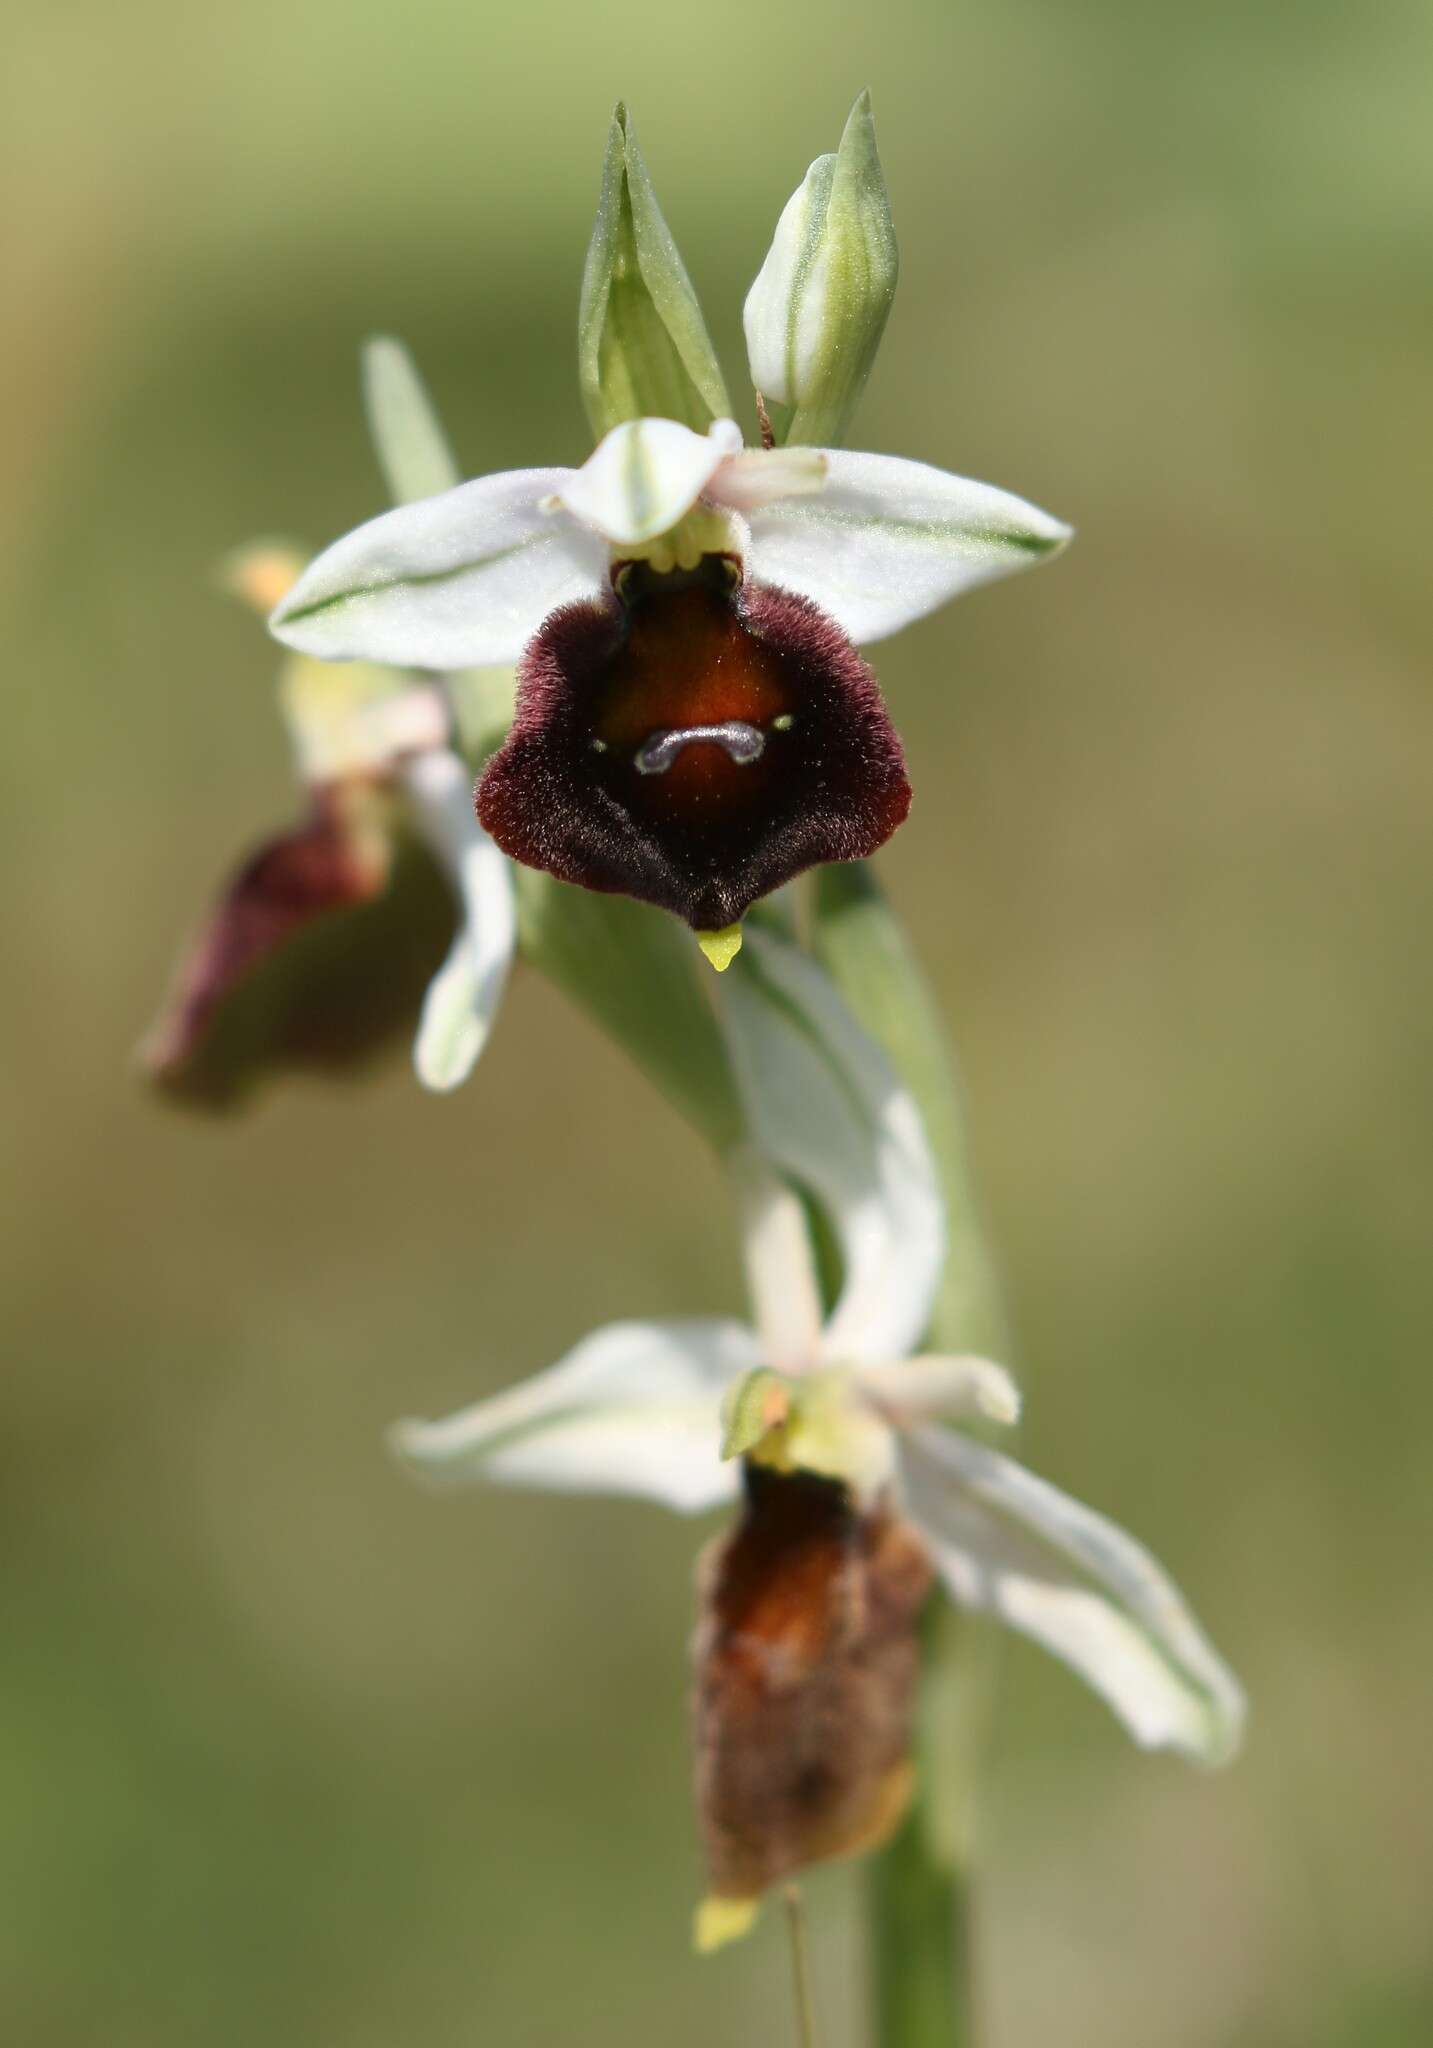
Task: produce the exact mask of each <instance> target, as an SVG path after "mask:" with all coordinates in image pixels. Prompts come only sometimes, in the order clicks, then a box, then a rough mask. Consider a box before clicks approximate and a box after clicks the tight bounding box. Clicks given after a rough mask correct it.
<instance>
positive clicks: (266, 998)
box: [141, 342, 516, 1107]
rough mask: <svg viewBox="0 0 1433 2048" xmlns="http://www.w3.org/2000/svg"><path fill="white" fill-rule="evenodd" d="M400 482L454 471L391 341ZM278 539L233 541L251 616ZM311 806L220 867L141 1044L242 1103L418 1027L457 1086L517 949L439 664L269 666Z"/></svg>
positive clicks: (426, 1056)
mask: <svg viewBox="0 0 1433 2048" xmlns="http://www.w3.org/2000/svg"><path fill="white" fill-rule="evenodd" d="M365 379H366V387H367V396H368V409H369V416H370V421H371V424H372V427H373V431H374V438H375V441H376V443H377V445H378V450H379V455H380V460H381V461H382V463H383V466H384V468H385V470H386V471H387V473H388V475H389V478H390V482H391V484H392V486H393V488H394V491H395V495H400V496H401V495H402V494H403V492H404V490H405V488H407V489H411V488H413V487H414V486H415V485H416V486H418V487H422V486H423V485H431V484H432V483H433V482H434V480H435V479H441V477H442V476H443V475H444V474H445V473H455V472H454V471H453V465H452V461H451V457H449V456H448V455H447V454H446V450H445V448H444V446H443V444H442V440H441V435H440V432H439V429H438V427H437V424H436V421H435V420H434V419H433V417H432V414H431V411H430V410H429V408H428V405H427V399H426V395H425V394H424V392H423V389H422V386H421V385H420V384H419V383H418V380H417V376H416V373H415V372H414V370H413V368H412V366H411V364H410V363H409V362H408V359H407V357H406V355H404V354H403V352H402V351H401V350H399V349H398V348H397V347H396V344H393V343H388V342H380V343H374V344H370V347H369V349H368V351H367V353H366V356H365ZM301 568H302V563H301V561H300V560H299V559H298V558H297V557H296V556H294V555H293V554H292V553H291V552H290V551H288V550H286V549H284V548H280V547H275V546H273V545H271V544H266V543H265V544H259V545H258V546H255V547H253V548H249V549H246V550H243V551H241V553H240V554H239V555H237V556H236V557H235V558H234V559H233V561H232V562H231V563H230V564H229V565H228V566H227V569H226V576H225V580H226V582H227V583H228V585H229V587H230V588H231V589H232V590H234V592H235V593H236V594H237V595H239V596H240V597H242V598H243V599H245V600H246V601H247V602H249V603H250V604H252V605H254V606H256V607H257V608H258V609H259V610H260V611H261V612H267V611H269V610H270V609H271V608H272V606H273V605H274V603H275V602H276V601H278V600H279V599H280V598H281V597H282V595H283V593H284V592H285V591H286V590H287V589H288V588H289V587H291V585H292V584H293V583H294V582H295V581H296V580H297V578H298V577H299V574H300V571H301ZM279 704H280V709H281V711H282V713H283V717H284V722H285V724H286V726H287V728H288V733H289V738H290V742H291V744H292V748H293V755H294V764H295V768H296V771H297V775H298V779H299V782H300V783H301V785H302V786H303V788H304V789H305V791H306V792H307V796H308V815H307V816H306V817H305V819H304V820H303V822H302V823H301V824H299V825H297V826H295V827H293V828H292V829H290V830H289V831H287V832H283V833H281V834H279V835H278V836H276V837H274V838H271V839H268V840H266V841H265V842H264V843H263V844H262V845H260V846H259V847H258V848H257V850H256V851H255V852H253V853H252V854H251V855H250V856H249V857H248V859H247V860H246V861H245V862H244V863H243V864H242V866H241V867H240V868H239V869H238V871H237V873H236V874H235V875H234V876H233V877H232V879H231V880H230V881H229V883H228V884H227V886H226V887H225V889H224V891H223V893H222V894H221V896H220V898H219V901H218V903H217V905H216V906H215V908H214V910H213V911H212V912H211V914H210V916H209V918H208V920H207V922H206V924H205V925H204V927H203V929H202V930H201V932H200V933H199V935H198V937H197V939H196V940H195V941H194V943H193V944H192V946H191V948H190V951H189V953H188V955H187V957H186V958H185V960H184V962H183V963H182V965H181V967H180V970H179V974H178V976H177V978H176V981H175V984H174V987H173V989H172V991H171V994H170V996H169V998H168V1001H167V1002H166V1005H165V1007H164V1009H163V1011H162V1013H161V1015H160V1017H159V1019H158V1021H157V1023H156V1024H155V1026H154V1028H153V1029H152V1031H151V1032H150V1035H149V1037H148V1039H147V1040H146V1043H145V1045H144V1047H143V1048H142V1054H141V1057H142V1060H143V1062H144V1065H145V1066H146V1068H147V1070H148V1071H149V1073H150V1074H151V1075H152V1077H153V1078H154V1079H155V1080H156V1081H158V1082H159V1083H160V1084H161V1085H162V1086H164V1087H165V1088H166V1089H168V1090H169V1091H170V1092H171V1093H173V1094H176V1095H178V1096H180V1097H184V1098H187V1099H189V1100H193V1101H199V1102H203V1103H206V1104H208V1105H210V1106H211V1107H213V1106H224V1105H228V1104H231V1103H233V1102H234V1101H236V1100H238V1099H239V1098H240V1097H241V1096H242V1094H243V1093H244V1092H245V1090H246V1089H247V1088H248V1087H249V1086H250V1085H251V1084H252V1083H253V1082H254V1081H255V1080H256V1079H257V1078H258V1077H259V1076H260V1074H261V1073H263V1072H264V1071H265V1070H267V1069H271V1068H279V1067H285V1066H288V1067H293V1066H298V1067H315V1066H340V1067H341V1066H346V1065H349V1064H351V1063H353V1062H354V1061H357V1060H359V1059H361V1058H363V1057H365V1056H367V1055H368V1054H369V1053H370V1052H372V1051H374V1050H376V1049H377V1048H378V1047H379V1046H380V1045H382V1044H384V1043H386V1042H387V1041H388V1040H389V1039H391V1038H392V1037H393V1036H394V1035H395V1033H398V1032H404V1031H414V1030H415V1026H416V1035H415V1039H414V1064H415V1067H416V1069H417V1073H418V1077H419V1079H420V1080H421V1081H422V1082H423V1084H424V1085H425V1086H426V1087H429V1088H433V1089H438V1090H445V1089H449V1088H453V1087H456V1086H457V1085H458V1083H459V1082H460V1081H462V1080H463V1079H464V1078H465V1076H466V1075H467V1074H468V1073H469V1071H470V1070H471V1068H472V1065H473V1062H474V1061H475V1060H476V1059H477V1057H478V1055H479V1053H480V1052H481V1051H482V1048H483V1045H484V1044H485V1042H486V1039H487V1036H488V1033H489V1031H490V1029H491V1025H492V1021H493V1017H494V1015H495V1013H496V1010H497V1006H498V1003H499V1000H500V998H501V995H502V991H503V987H504V984H505V982H506V978H507V973H508V969H509V965H510V962H511V959H512V953H513V946H514V941H515V932H516V924H515V912H514V901H513V888H512V877H511V872H510V869H509V866H508V862H507V860H506V858H505V856H504V855H503V854H502V853H501V852H500V851H499V850H498V848H497V847H496V846H495V845H494V844H493V842H492V840H491V839H490V838H489V837H488V835H487V833H486V832H485V831H484V830H483V828H482V826H481V825H480V824H479V823H478V820H477V818H476V817H475V815H474V813H473V804H472V788H473V777H472V773H471V770H470V769H469V768H468V766H467V764H466V762H465V761H464V759H463V758H462V756H461V754H460V753H459V752H458V751H457V748H456V745H455V741H454V721H453V714H452V709H451V706H450V702H449V695H448V691H447V690H446V689H445V688H444V686H443V685H442V684H441V683H440V682H439V681H438V680H436V679H434V678H432V677H425V676H422V675H415V674H413V673H411V672H405V671H403V670H401V669H395V668H390V667H383V666H378V665H374V664H371V663H354V664H351V665H349V666H348V667H346V668H343V669H336V668H334V667H332V666H331V665H330V664H328V663H324V662H318V661H314V660H313V659H311V658H310V657H308V656H304V655H290V656H289V657H288V658H287V660H286V661H285V663H284V666H283V669H282V672H281V674H280V678H279Z"/></svg>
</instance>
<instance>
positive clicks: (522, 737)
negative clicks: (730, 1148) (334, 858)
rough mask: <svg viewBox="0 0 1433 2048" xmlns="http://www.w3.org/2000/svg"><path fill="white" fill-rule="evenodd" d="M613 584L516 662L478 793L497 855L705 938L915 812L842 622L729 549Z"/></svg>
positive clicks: (576, 607)
mask: <svg viewBox="0 0 1433 2048" xmlns="http://www.w3.org/2000/svg"><path fill="white" fill-rule="evenodd" d="M613 580H614V589H613V592H612V594H611V595H610V596H609V597H608V598H607V599H606V600H605V601H597V602H589V603H581V604H571V605H565V606H563V607H562V608H561V609H560V610H559V611H556V612H554V613H553V614H552V616H551V617H550V618H549V619H547V620H546V621H545V623H544V624H543V626H542V627H541V628H540V629H539V631H538V633H537V634H536V636H535V637H534V639H533V640H532V641H531V642H530V644H529V645H528V648H527V650H526V652H525V653H524V655H523V659H522V663H521V666H520V668H519V672H518V707H517V716H516V719H515V721H514V724H513V729H512V732H511V734H510V736H509V738H508V740H507V743H506V745H505V746H504V747H503V748H502V749H501V750H500V752H499V753H498V754H496V755H495V756H494V758H493V760H492V761H491V762H490V764H489V766H488V769H487V772H486V774H485V775H484V777H483V780H482V783H481V785H480V787H479V791H478V815H479V817H480V819H481V820H482V823H483V825H484V826H485V828H486V829H487V831H488V832H490V833H491V834H492V836H493V838H494V839H495V840H496V841H497V843H498V845H499V846H500V847H501V848H502V849H503V851H504V852H505V853H507V854H509V855H510V856H511V857H512V858H513V859H514V860H519V861H522V862H524V863H526V865H527V866H529V867H536V868H543V869H546V870H547V872H548V873H550V874H553V875H556V876H557V877H559V879H560V880H562V881H567V882H575V883H578V884H580V885H581V886H582V887H584V888H588V889H598V890H604V891H610V892H615V893H619V894H624V895H629V896H636V897H640V898H642V899H643V900H644V901H646V902H649V903H656V904H659V905H660V906H661V907H662V908H663V909H664V910H669V911H672V912H673V913H674V914H675V915H676V916H678V917H681V918H683V919H685V920H686V922H687V923H688V924H690V925H691V926H692V927H693V928H694V929H695V930H697V931H702V932H712V931H720V930H722V929H723V928H724V927H726V926H728V925H730V924H733V923H736V922H737V921H738V920H739V919H740V918H741V917H742V915H743V914H744V913H745V911H746V910H747V908H748V907H749V905H750V904H752V903H753V902H755V901H756V899H757V898H758V897H760V896H764V895H766V894H767V893H768V892H769V891H770V890H772V889H776V888H779V887H780V886H781V884H782V883H783V882H786V881H789V880H790V879H791V877H792V876H793V875H797V874H800V873H801V871H802V870H803V869H804V868H808V867H812V866H814V865H816V864H817V863H818V862H821V861H828V860H859V859H862V858H864V857H865V855H867V854H870V853H874V852H875V850H876V848H877V847H878V846H881V845H882V844H884V842H885V841H886V840H887V839H888V838H889V837H890V835H891V833H892V832H894V831H895V829H896V827H897V826H898V825H899V824H900V823H901V822H902V821H903V820H904V818H905V816H906V813H907V811H908V809H909V807H910V788H909V785H908V783H907V781H906V776H905V763H904V760H903V757H902V754H901V745H900V741H899V739H898V738H897V737H896V733H895V730H894V728H893V727H892V725H891V722H890V719H889V717H888V716H887V713H886V709H885V706H884V704H883V703H882V701H881V694H880V690H879V688H878V686H877V684H876V680H875V677H874V676H873V675H872V673H871V671H870V669H869V668H868V667H867V666H866V664H865V662H864V661H863V660H862V659H861V657H860V655H859V654H858V653H857V652H856V650H855V648H854V647H853V646H852V645H851V643H850V641H849V640H848V639H847V638H846V636H845V634H844V633H843V632H842V631H841V629H840V628H839V627H838V626H837V625H835V624H834V623H833V621H832V620H830V619H829V618H827V617H826V615H825V614H824V613H823V612H821V611H820V610H819V609H818V608H817V607H816V606H815V605H814V604H812V603H811V602H810V600H809V599H807V598H804V597H797V596H794V595H793V594H792V593H790V592H789V591H783V590H777V589H775V588H772V587H771V586H769V585H763V584H753V583H746V584H743V583H742V581H741V575H740V569H739V566H738V565H737V564H736V563H735V562H734V561H732V560H731V559H730V558H728V557H725V556H715V555H712V556H707V557H705V558H704V559H703V561H702V562H701V564H700V565H699V566H698V567H697V568H696V569H695V570H677V571H673V572H671V573H668V574H659V573H657V572H656V571H654V570H652V569H651V568H649V567H648V566H647V565H646V564H644V563H627V564H623V565H621V566H620V567H619V569H618V570H617V572H616V573H615V575H614V579H613Z"/></svg>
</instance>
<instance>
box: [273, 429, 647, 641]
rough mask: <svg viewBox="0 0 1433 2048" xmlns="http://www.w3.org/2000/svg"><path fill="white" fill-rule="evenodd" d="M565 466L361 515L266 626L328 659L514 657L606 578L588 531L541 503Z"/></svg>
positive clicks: (603, 557)
mask: <svg viewBox="0 0 1433 2048" xmlns="http://www.w3.org/2000/svg"><path fill="white" fill-rule="evenodd" d="M572 474H573V472H572V471H571V470H567V469H514V470H507V471H504V472H503V473H502V474H500V475H498V476H484V477H478V478H477V479H476V480H475V481H474V482H472V483H467V484H460V485H459V486H458V488H457V490H455V491H445V492H443V493H442V495H441V496H439V497H436V498H422V499H420V500H419V501H418V502H417V503H416V504H412V505H403V506H400V507H399V508H398V510H397V511H395V512H385V513H383V514H382V515H381V516H380V517H379V518H377V519H370V520H369V521H368V523H367V524H366V525H364V526H360V527H357V528H356V529H355V530H354V531H353V532H352V533H348V534H345V535H344V537H343V539H342V540H337V541H335V542H334V544H333V546H332V547H330V548H326V549H325V550H324V552H323V553H322V554H321V555H320V556H319V557H318V559H317V561H315V562H312V563H310V565H309V567H308V568H307V569H306V570H305V572H304V574H303V575H302V576H301V577H300V578H299V580H298V582H297V583H296V584H295V585H294V587H293V589H292V590H291V591H289V593H288V594H287V596H286V597H285V598H284V599H283V600H282V602H281V603H280V604H279V605H278V606H277V608H276V609H275V611H274V613H273V615H272V617H271V618H270V621H269V626H270V629H271V631H272V632H273V633H274V634H275V636H276V637H277V638H278V639H280V640H282V641H283V642H284V643H285V645H286V646H289V647H297V648H298V649H299V650H300V651H301V652H303V653H307V654H318V655H322V656H323V657H324V658H325V659H327V660H330V661H348V660H353V659H355V658H356V659H360V660H366V661H379V662H389V663H392V664H393V665H394V666H396V667H400V668H434V669H449V668H484V667H490V666H496V665H498V664H500V663H504V662H513V661H516V660H517V658H518V656H519V655H520V654H521V653H522V650H523V648H524V647H525V646H526V644H527V642H528V641H529V640H530V639H531V638H532V635H533V634H534V633H535V632H536V631H537V628H538V627H539V626H540V625H541V624H542V622H543V620H544V619H545V618H546V617H547V615H548V613H549V612H552V611H555V610H556V608H557V606H558V605H561V604H569V603H571V602H572V601H573V600H574V599H576V598H582V597H592V596H595V595H596V594H597V593H598V591H600V590H601V589H602V588H603V587H604V585H605V582H606V575H607V552H606V549H605V548H604V547H603V545H602V542H601V541H600V540H599V539H598V538H597V536H596V535H595V534H593V533H589V532H587V531H586V529H585V528H583V527H581V526H579V525H577V524H576V523H575V522H574V521H572V520H568V519H554V518H552V517H551V515H550V514H548V513H546V512H543V511H542V510H541V509H540V501H541V500H543V499H546V498H550V497H551V496H552V494H553V492H554V491H557V490H560V489H561V488H562V487H563V485H564V484H565V483H566V482H567V480H568V479H569V478H570V477H571V476H572Z"/></svg>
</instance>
